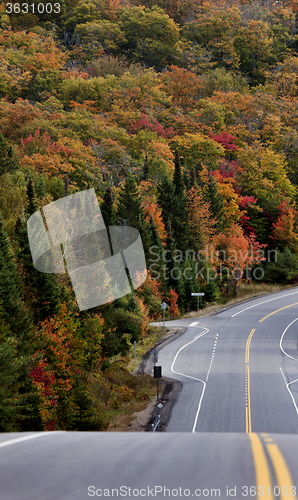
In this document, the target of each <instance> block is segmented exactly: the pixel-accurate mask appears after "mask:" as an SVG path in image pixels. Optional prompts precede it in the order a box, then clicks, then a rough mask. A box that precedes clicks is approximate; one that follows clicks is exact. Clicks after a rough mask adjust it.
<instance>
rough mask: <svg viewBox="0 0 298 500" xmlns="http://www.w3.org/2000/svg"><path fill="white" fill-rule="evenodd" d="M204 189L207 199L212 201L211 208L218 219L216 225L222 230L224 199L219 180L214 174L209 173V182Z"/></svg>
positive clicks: (218, 229)
mask: <svg viewBox="0 0 298 500" xmlns="http://www.w3.org/2000/svg"><path fill="white" fill-rule="evenodd" d="M203 191H204V198H205V200H206V201H210V203H211V205H210V208H211V211H212V213H213V216H214V218H215V219H216V224H215V227H216V229H217V231H221V230H222V229H223V228H224V218H225V206H224V199H223V197H222V195H221V194H220V193H219V191H218V184H217V181H216V180H215V179H214V177H213V176H212V175H209V182H207V183H206V184H205V186H204V190H203Z"/></svg>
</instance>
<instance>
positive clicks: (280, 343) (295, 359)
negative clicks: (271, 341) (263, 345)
mask: <svg viewBox="0 0 298 500" xmlns="http://www.w3.org/2000/svg"><path fill="white" fill-rule="evenodd" d="M297 319H298V318H296V319H294V320H293V321H292V322H291V323H290V324H289V325H288V326H287V328H285V330H284V331H283V333H282V336H281V338H280V342H279V347H280V349H281V351H282V352H283V354H284V355H285V356H288V358H291V359H293V360H294V361H298V360H297V358H293V356H290V355H289V354H287V353H286V351H285V350H284V349H283V347H282V341H283V338H284V335H285V333H286V331H287V329H288V328H290V326H291V325H292V324H293V323H295V321H297ZM291 383H292V382H291Z"/></svg>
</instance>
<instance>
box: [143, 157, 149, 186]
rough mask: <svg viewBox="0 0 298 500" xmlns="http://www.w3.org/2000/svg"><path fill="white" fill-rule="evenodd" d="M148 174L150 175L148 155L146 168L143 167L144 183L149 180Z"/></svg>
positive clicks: (145, 162) (145, 163)
mask: <svg viewBox="0 0 298 500" xmlns="http://www.w3.org/2000/svg"><path fill="white" fill-rule="evenodd" d="M148 173H149V166H148V157H147V155H146V156H145V161H144V167H143V175H142V179H143V180H144V181H146V180H147V179H148Z"/></svg>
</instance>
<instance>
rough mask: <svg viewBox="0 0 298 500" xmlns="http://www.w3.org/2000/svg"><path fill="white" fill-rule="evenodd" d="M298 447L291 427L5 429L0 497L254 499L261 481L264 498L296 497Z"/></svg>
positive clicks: (42, 499) (10, 499)
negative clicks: (276, 430)
mask: <svg viewBox="0 0 298 500" xmlns="http://www.w3.org/2000/svg"><path fill="white" fill-rule="evenodd" d="M24 437H25V439H26V438H27V440H23V441H19V439H23V438H24ZM28 437H29V438H30V439H28ZM14 440H16V441H14ZM297 449H298V436H292V435H286V434H283V435H280V434H277V435H274V434H273V435H262V436H261V435H260V436H258V435H257V434H254V433H251V434H246V433H241V434H238V433H224V434H220V433H195V434H192V433H112V432H111V433H110V432H107V433H97V432H96V433H92V432H90V433H84V432H82V433H79V432H73V433H71V432H61V433H56V432H48V433H42V434H35V435H34V434H31V435H29V436H28V435H26V436H24V435H22V436H21V438H20V435H9V434H6V435H1V436H0V491H1V496H0V498H1V500H85V499H88V498H92V497H93V498H98V497H109V498H111V497H118V498H119V497H120V498H121V497H124V498H125V497H127V498H128V497H129V498H139V499H141V498H146V499H149V498H152V497H153V498H159V499H164V498H170V499H174V498H176V497H179V498H189V497H192V498H219V497H220V498H229V499H231V498H236V499H237V500H239V499H242V498H243V499H245V498H246V499H250V500H251V499H255V498H256V488H258V492H259V494H260V496H259V497H258V498H263V499H265V500H276V499H280V500H284V499H287V500H289V499H292V500H297V495H296V494H295V490H296V487H298V467H297V465H298V464H297ZM297 489H298V488H297ZM113 490H114V491H113ZM281 490H283V492H284V494H285V496H284V497H280V496H279V491H281Z"/></svg>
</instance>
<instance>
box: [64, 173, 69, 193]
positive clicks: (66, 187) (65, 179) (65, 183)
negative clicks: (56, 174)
mask: <svg viewBox="0 0 298 500" xmlns="http://www.w3.org/2000/svg"><path fill="white" fill-rule="evenodd" d="M68 191H69V177H68V175H67V174H65V176H64V196H68Z"/></svg>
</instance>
